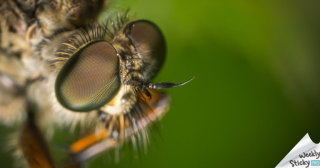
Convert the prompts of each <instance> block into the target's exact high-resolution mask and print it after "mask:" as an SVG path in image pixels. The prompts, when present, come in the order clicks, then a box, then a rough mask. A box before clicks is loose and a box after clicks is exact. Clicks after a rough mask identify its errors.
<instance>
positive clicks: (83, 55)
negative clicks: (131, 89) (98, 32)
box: [55, 41, 121, 111]
mask: <svg viewBox="0 0 320 168" xmlns="http://www.w3.org/2000/svg"><path fill="white" fill-rule="evenodd" d="M119 66H120V65H119V58H118V56H117V52H116V50H115V49H114V48H113V46H112V45H111V44H109V43H108V42H105V41H100V42H95V43H91V44H89V45H88V46H85V47H83V48H82V49H80V50H79V51H77V52H76V53H75V54H74V55H72V56H71V57H70V59H69V60H68V61H67V62H66V63H65V65H64V66H63V67H62V69H61V70H60V72H59V74H58V76H57V79H56V83H55V93H56V97H57V99H58V101H59V102H60V103H61V105H63V106H64V107H65V108H67V109H69V110H72V111H91V110H95V109H98V108H100V107H101V106H103V105H105V104H106V103H108V102H109V101H110V100H112V98H113V97H114V96H115V95H116V94H117V92H118V91H119V88H120V85H121V82H120V74H119Z"/></svg>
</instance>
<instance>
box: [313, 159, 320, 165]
mask: <svg viewBox="0 0 320 168" xmlns="http://www.w3.org/2000/svg"><path fill="white" fill-rule="evenodd" d="M311 166H320V160H311Z"/></svg>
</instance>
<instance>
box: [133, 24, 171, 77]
mask: <svg viewBox="0 0 320 168" xmlns="http://www.w3.org/2000/svg"><path fill="white" fill-rule="evenodd" d="M127 31H128V32H127V36H128V37H129V38H130V39H131V41H132V42H133V44H134V46H135V48H136V50H137V52H138V53H139V54H140V55H141V56H142V58H143V59H144V60H145V61H147V62H148V65H147V67H146V69H147V71H146V72H144V73H145V74H143V76H145V77H146V78H147V79H152V78H153V77H154V76H155V75H156V74H157V73H158V71H159V70H160V68H161V66H162V64H163V62H164V59H165V55H166V44H165V40H164V36H163V34H162V33H161V31H160V29H159V28H158V27H157V26H156V25H155V24H154V23H152V22H150V21H147V20H138V21H135V22H132V23H130V24H129V26H128V29H127Z"/></svg>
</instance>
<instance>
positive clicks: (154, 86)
mask: <svg viewBox="0 0 320 168" xmlns="http://www.w3.org/2000/svg"><path fill="white" fill-rule="evenodd" d="M194 78H195V76H194V77H193V78H191V79H189V80H188V81H186V82H183V83H180V84H174V83H149V85H148V87H149V88H152V89H168V88H173V87H178V86H182V85H185V84H187V83H189V82H190V81H192V80H193V79H194Z"/></svg>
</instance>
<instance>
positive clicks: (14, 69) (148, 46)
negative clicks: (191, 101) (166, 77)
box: [0, 0, 192, 168]
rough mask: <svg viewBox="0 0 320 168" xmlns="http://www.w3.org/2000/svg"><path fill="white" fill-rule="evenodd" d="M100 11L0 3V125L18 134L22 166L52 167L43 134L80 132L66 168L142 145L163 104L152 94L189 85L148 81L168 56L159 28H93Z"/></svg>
mask: <svg viewBox="0 0 320 168" xmlns="http://www.w3.org/2000/svg"><path fill="white" fill-rule="evenodd" d="M107 5H108V2H107V1H105V0H71V1H69V0H29V1H22V0H1V1H0V33H1V38H0V45H1V48H0V123H1V124H2V125H6V126H13V125H15V126H18V127H19V128H20V129H19V130H18V132H17V133H16V138H17V141H16V144H15V145H16V147H17V150H16V152H15V153H16V155H17V156H16V157H18V159H19V160H20V161H21V162H23V164H24V166H25V167H32V168H40V167H41V168H43V167H56V164H55V162H54V160H53V158H52V156H51V153H50V150H49V147H48V145H47V142H46V141H47V140H48V137H47V136H44V133H45V134H49V133H51V134H52V133H53V130H54V129H53V128H57V127H67V128H70V130H71V131H73V130H74V128H75V127H76V125H79V127H80V128H81V129H80V130H85V131H81V137H79V140H78V141H76V142H74V143H73V144H71V145H70V148H69V153H70V157H69V158H68V159H67V163H66V164H65V165H64V166H65V167H76V166H79V165H80V164H81V163H82V162H84V161H86V160H87V159H88V158H91V157H92V156H95V155H97V154H99V153H101V152H104V151H106V150H108V149H111V148H115V147H119V146H120V145H121V144H122V143H123V142H125V141H126V140H132V141H133V143H134V142H135V141H136V139H137V140H139V141H143V142H144V144H146V142H147V141H148V134H147V129H148V128H149V125H150V124H152V123H153V122H155V121H157V120H158V119H160V118H161V117H162V116H163V115H164V114H165V112H166V111H167V110H168V108H169V101H170V98H169V96H168V95H166V94H164V93H160V92H158V91H156V90H157V89H164V88H171V87H177V86H181V85H184V84H186V83H188V82H189V81H191V80H192V79H191V80H189V81H187V82H184V83H182V84H172V83H152V82H151V80H152V79H153V77H154V76H155V75H156V74H157V72H158V71H159V70H160V68H161V66H162V64H163V62H164V60H165V55H166V45H165V40H164V37H163V35H162V33H161V31H160V29H159V28H158V27H157V26H156V25H155V24H153V23H152V22H150V21H146V20H137V21H135V20H133V19H131V18H130V17H129V16H128V14H127V13H124V14H121V13H119V14H118V16H116V17H115V19H114V20H113V19H108V20H107V21H106V22H97V21H96V20H97V16H98V14H99V13H100V12H101V11H102V9H104V8H105V7H106V6H107ZM49 130H51V132H49ZM43 132H44V133H43Z"/></svg>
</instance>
